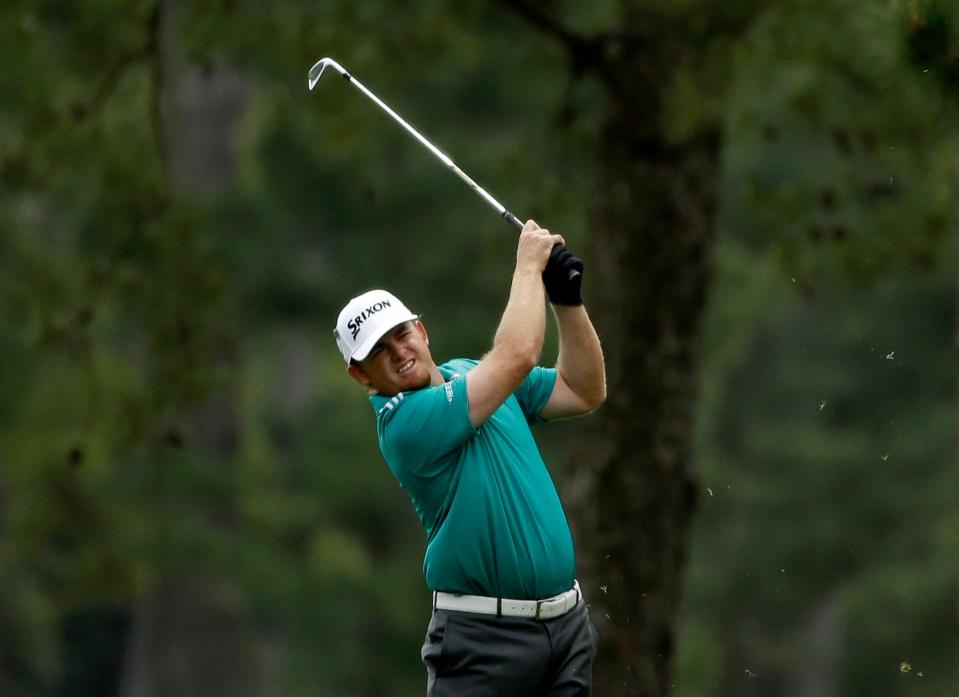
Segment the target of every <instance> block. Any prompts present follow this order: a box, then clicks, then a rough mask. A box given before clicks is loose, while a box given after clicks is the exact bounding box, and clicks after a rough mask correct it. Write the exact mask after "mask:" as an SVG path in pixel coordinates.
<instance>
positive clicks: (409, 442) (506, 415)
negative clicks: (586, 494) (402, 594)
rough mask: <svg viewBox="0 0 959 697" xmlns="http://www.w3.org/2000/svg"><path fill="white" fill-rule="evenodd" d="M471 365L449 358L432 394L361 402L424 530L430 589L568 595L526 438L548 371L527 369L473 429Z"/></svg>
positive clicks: (545, 483)
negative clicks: (370, 413)
mask: <svg viewBox="0 0 959 697" xmlns="http://www.w3.org/2000/svg"><path fill="white" fill-rule="evenodd" d="M476 365H478V363H477V361H473V360H467V359H455V360H452V361H449V362H447V363H444V364H443V365H440V366H438V367H439V371H440V373H441V374H442V375H443V378H444V380H445V382H444V383H443V384H441V385H432V386H430V387H426V388H424V389H421V390H413V391H410V392H401V393H399V394H397V395H396V396H394V397H383V396H381V395H373V396H371V397H370V401H371V402H372V404H373V408H374V410H375V411H376V432H377V436H378V437H379V442H380V450H382V452H383V456H384V457H385V458H386V462H387V464H388V465H389V468H390V470H391V471H392V472H393V475H394V476H395V477H396V479H397V481H399V483H400V486H402V487H403V489H405V490H406V491H407V493H408V494H409V495H410V498H411V499H412V500H413V506H414V507H415V508H416V512H417V514H418V515H419V518H420V522H422V524H423V528H424V529H425V530H426V545H427V546H426V557H425V559H424V561H423V573H424V575H425V576H426V584H427V586H429V588H430V589H432V590H438V591H447V592H451V593H467V594H472V595H485V596H493V597H501V598H513V599H521V600H530V599H537V600H538V599H541V598H548V597H550V596H553V595H556V594H558V593H562V592H563V591H566V590H568V589H570V588H571V587H572V585H573V580H574V576H575V569H576V559H575V555H574V553H573V539H572V536H571V535H570V531H569V525H568V524H567V522H566V515H565V513H564V512H563V506H562V504H561V503H560V500H559V495H558V494H557V493H556V487H555V485H554V484H553V480H552V478H551V477H550V475H549V472H548V471H547V469H546V464H545V463H544V462H543V458H542V456H541V455H540V453H539V448H538V447H537V446H536V442H535V441H534V440H533V434H532V432H531V431H530V424H533V423H536V422H538V421H540V419H539V416H538V414H539V411H540V409H542V408H543V406H544V405H545V404H546V402H547V400H548V399H549V396H550V394H552V392H553V385H554V384H555V382H556V370H555V369H553V368H542V367H536V368H533V370H532V371H530V373H529V375H528V376H527V377H526V379H525V380H524V381H523V383H522V384H521V385H520V386H519V388H518V389H517V390H516V391H515V392H514V393H513V394H512V395H511V396H510V397H509V398H508V399H507V400H506V401H505V402H504V403H503V404H502V405H501V406H500V407H499V409H497V410H496V411H495V412H493V414H492V415H491V416H490V417H489V419H487V420H486V421H485V422H484V423H483V424H481V425H480V427H479V428H475V429H474V428H473V426H472V424H470V420H469V404H468V402H467V399H466V379H465V376H466V373H468V372H469V371H470V370H472V369H473V368H474V367H476Z"/></svg>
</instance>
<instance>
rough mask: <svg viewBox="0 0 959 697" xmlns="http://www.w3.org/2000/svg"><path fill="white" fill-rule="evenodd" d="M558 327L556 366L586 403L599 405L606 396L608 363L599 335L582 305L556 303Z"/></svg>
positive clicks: (555, 311)
mask: <svg viewBox="0 0 959 697" xmlns="http://www.w3.org/2000/svg"><path fill="white" fill-rule="evenodd" d="M552 307H553V314H554V316H555V317H556V326H557V328H558V330H559V355H558V356H557V358H556V368H557V369H558V370H559V373H560V375H562V376H563V379H564V380H565V381H566V383H567V384H568V385H569V387H570V389H571V390H572V391H573V392H574V393H575V394H576V395H577V396H579V397H580V398H581V399H582V400H583V401H584V402H586V403H588V404H590V405H592V406H594V407H595V406H598V405H599V404H601V403H602V402H603V400H605V399H606V364H605V361H604V359H603V349H602V346H601V345H600V342H599V336H598V335H597V334H596V330H595V329H594V328H593V323H592V322H591V321H590V319H589V315H588V314H587V313H586V308H585V307H584V306H582V305H577V306H566V305H553V306H552Z"/></svg>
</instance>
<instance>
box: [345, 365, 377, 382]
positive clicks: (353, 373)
mask: <svg viewBox="0 0 959 697" xmlns="http://www.w3.org/2000/svg"><path fill="white" fill-rule="evenodd" d="M346 372H347V373H349V374H350V377H351V378H353V379H354V380H356V381H357V382H358V383H360V384H361V385H364V386H365V387H369V386H370V382H372V381H371V380H370V376H369V375H367V374H366V371H365V370H363V368H361V367H360V366H358V365H357V364H355V363H350V364H349V365H347V366H346Z"/></svg>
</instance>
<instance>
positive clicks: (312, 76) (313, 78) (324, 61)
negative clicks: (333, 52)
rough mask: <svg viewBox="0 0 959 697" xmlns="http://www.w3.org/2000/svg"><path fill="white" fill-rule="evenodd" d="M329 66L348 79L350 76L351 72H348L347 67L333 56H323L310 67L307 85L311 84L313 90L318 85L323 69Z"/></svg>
mask: <svg viewBox="0 0 959 697" xmlns="http://www.w3.org/2000/svg"><path fill="white" fill-rule="evenodd" d="M327 66H329V67H331V68H333V69H334V70H335V71H336V72H338V73H339V74H340V75H342V76H343V77H345V78H347V79H348V78H349V77H350V74H349V73H348V72H346V69H345V68H344V67H343V66H342V65H340V64H339V63H337V62H336V61H335V60H333V59H332V58H321V59H320V60H318V61H316V63H314V64H313V67H312V68H310V73H309V76H308V78H307V85H309V88H310V89H311V90H312V89H313V88H314V87H316V83H317V82H318V81H319V79H320V76H321V75H322V74H323V71H324V70H326V68H327Z"/></svg>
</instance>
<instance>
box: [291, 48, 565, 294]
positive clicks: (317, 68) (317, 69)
mask: <svg viewBox="0 0 959 697" xmlns="http://www.w3.org/2000/svg"><path fill="white" fill-rule="evenodd" d="M327 67H330V68H333V70H335V71H336V72H338V73H339V74H340V75H342V76H343V77H345V78H346V79H347V80H348V81H349V82H350V84H351V85H353V86H354V87H356V89H358V90H359V91H360V92H362V93H363V94H365V95H366V96H367V97H369V98H370V99H371V100H373V102H374V103H375V104H376V105H377V106H378V107H379V108H380V109H382V110H383V111H385V112H386V113H387V114H389V115H390V117H391V118H392V119H393V120H394V121H396V123H398V124H399V125H400V126H402V127H403V128H404V129H406V131H407V132H408V133H409V134H410V135H411V136H413V137H414V138H416V139H417V140H418V141H419V142H420V143H422V144H423V145H424V146H425V147H426V148H427V149H428V150H429V151H430V152H431V153H433V155H435V156H436V159H438V160H439V161H440V162H442V163H443V164H444V165H446V167H447V169H449V170H450V171H451V172H453V174H455V175H456V176H457V177H459V178H460V179H462V180H463V181H464V182H466V184H467V186H469V187H470V188H471V189H472V190H473V191H475V192H476V193H477V194H479V195H480V196H481V197H482V198H483V200H485V201H486V202H487V203H488V204H489V205H491V206H492V207H493V208H494V209H495V210H496V212H497V213H499V214H500V216H501V217H502V218H503V219H504V220H505V221H506V222H507V223H509V224H510V225H512V226H513V227H514V228H516V229H517V230H522V229H523V222H522V221H521V220H520V219H519V218H517V217H516V216H515V215H513V214H512V213H510V212H509V211H508V210H506V208H505V207H504V206H503V204H502V203H500V202H499V201H497V200H496V199H495V198H493V197H492V196H490V194H489V192H487V191H486V190H485V189H484V188H483V187H481V186H480V185H479V184H477V183H476V182H475V181H473V179H472V178H471V177H470V176H469V175H468V174H466V172H464V171H463V170H461V169H460V168H459V167H457V166H456V163H455V162H453V160H451V159H450V158H449V157H448V156H447V155H445V154H444V153H443V152H442V151H441V150H440V149H439V148H437V147H436V146H435V145H433V144H432V143H431V142H429V141H428V140H427V139H426V138H424V137H423V135H422V134H421V133H420V132H419V131H417V130H416V129H415V128H413V127H412V126H411V125H409V124H408V123H407V122H406V121H404V120H403V118H402V117H401V116H400V115H399V114H397V113H396V112H395V111H393V110H392V109H390V108H389V106H387V105H386V104H385V103H384V102H383V101H382V100H381V99H380V98H379V97H377V96H376V95H375V94H373V93H372V92H370V91H369V90H368V89H367V88H366V86H365V85H363V83H361V82H360V81H359V80H357V79H356V78H355V77H353V76H352V75H350V74H349V73H348V72H347V71H346V68H344V67H343V66H342V65H340V64H339V63H337V62H336V61H335V60H333V59H332V58H321V59H320V60H318V61H317V62H316V63H314V64H313V67H312V68H310V73H309V77H308V80H307V85H309V88H310V90H312V89H313V88H314V87H316V83H317V82H318V81H319V79H320V76H321V75H322V74H323V71H324V70H326V68H327ZM578 275H579V272H578V271H570V274H569V277H570V279H573V278H575V277H576V276H578Z"/></svg>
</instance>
